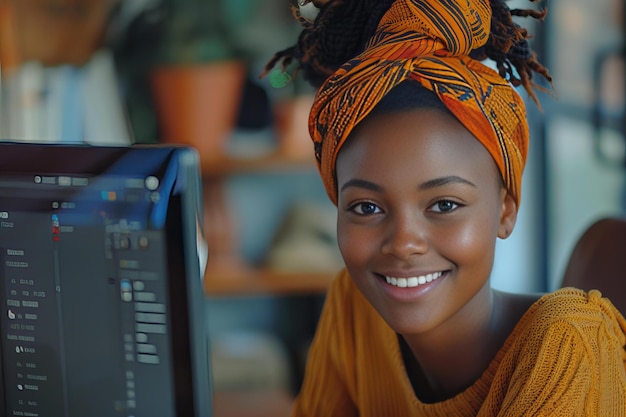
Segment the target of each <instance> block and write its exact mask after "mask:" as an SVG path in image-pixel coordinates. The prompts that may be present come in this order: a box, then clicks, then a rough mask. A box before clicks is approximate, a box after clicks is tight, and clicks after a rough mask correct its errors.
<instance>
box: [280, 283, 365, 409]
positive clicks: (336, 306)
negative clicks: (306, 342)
mask: <svg viewBox="0 0 626 417" xmlns="http://www.w3.org/2000/svg"><path fill="white" fill-rule="evenodd" d="M346 277H347V275H345V274H342V275H340V276H339V277H338V278H337V279H336V280H335V281H334V283H333V284H332V286H331V288H330V289H329V292H328V295H327V298H326V301H325V304H324V308H323V310H322V314H321V317H320V321H319V323H318V326H317V329H316V333H315V337H314V339H313V343H312V344H311V348H310V351H309V355H308V359H307V365H306V370H305V376H304V382H303V384H302V389H301V390H300V393H299V395H298V397H297V398H296V401H295V404H294V409H293V413H292V417H306V416H315V417H317V416H325V417H333V416H336V417H351V416H356V415H357V414H358V413H357V409H356V406H355V405H354V401H353V399H354V398H355V392H354V390H355V388H354V387H355V386H354V374H355V373H354V366H355V360H354V353H353V352H354V340H353V338H352V337H351V335H352V333H353V332H352V330H351V324H350V323H351V322H352V314H351V302H350V294H348V293H347V292H346V288H345V287H346V286H345V280H346ZM347 278H348V279H349V277H347Z"/></svg>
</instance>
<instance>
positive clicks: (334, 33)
mask: <svg viewBox="0 0 626 417" xmlns="http://www.w3.org/2000/svg"><path fill="white" fill-rule="evenodd" d="M505 1H506V0H490V4H491V10H492V19H491V32H490V35H489V40H488V41H487V43H486V44H485V45H484V46H482V47H481V48H479V49H477V50H475V51H472V53H471V56H472V58H474V59H478V60H483V59H486V58H489V59H491V60H493V61H494V62H495V65H496V68H497V69H498V72H499V74H500V75H501V76H502V77H503V78H505V79H507V80H509V81H510V82H511V84H512V85H514V86H515V87H517V86H520V85H521V86H523V87H524V89H525V90H526V91H527V92H528V94H529V96H530V97H531V98H532V99H533V100H534V101H535V102H536V103H538V100H537V97H536V95H535V93H534V91H533V87H534V88H538V89H540V90H545V89H543V88H541V87H539V86H538V85H537V84H536V83H534V82H533V75H534V74H535V73H537V74H539V75H541V76H543V77H544V78H545V79H546V80H547V81H548V82H549V83H551V82H552V78H551V76H550V74H549V72H548V70H547V69H546V68H545V67H544V66H543V65H542V64H541V63H539V61H538V60H537V57H536V54H535V52H534V51H532V50H531V48H530V46H529V43H528V39H529V38H530V36H529V34H528V31H527V30H526V29H525V28H522V27H521V26H519V25H517V24H516V23H514V22H513V16H520V17H528V16H530V17H533V18H535V19H539V20H540V19H543V18H544V17H545V15H546V10H545V9H544V10H542V11H536V10H530V9H513V10H511V9H509V7H508V6H507V5H506V3H505ZM530 1H531V2H534V1H537V0H530ZM313 3H314V4H315V5H316V6H317V7H319V8H320V11H319V14H318V16H317V17H316V19H315V21H314V22H311V21H307V20H306V19H304V18H302V16H300V13H299V11H298V7H297V6H296V5H293V4H292V12H293V14H294V16H295V17H296V18H297V19H298V20H299V21H300V23H301V25H302V26H303V30H302V32H301V33H300V36H299V38H298V42H297V44H296V45H294V46H292V47H290V48H287V49H284V50H282V51H279V52H277V53H276V54H275V55H274V57H273V58H272V59H271V60H270V61H269V62H268V63H267V65H266V67H265V73H267V72H268V71H269V70H271V69H272V68H273V67H275V66H276V65H277V64H278V63H282V66H283V69H284V68H286V67H287V66H288V65H289V64H291V63H292V62H293V61H294V60H296V61H297V62H298V70H300V71H302V73H303V77H304V79H305V80H306V81H307V82H309V83H310V84H311V85H312V86H313V87H315V88H318V87H320V86H321V85H322V83H323V82H324V81H325V80H326V79H327V78H328V77H329V76H330V75H332V74H333V73H334V72H335V71H336V70H337V69H338V68H339V67H340V66H341V65H343V64H344V63H345V62H347V61H349V60H350V59H352V58H354V57H355V56H357V55H358V54H359V53H361V52H362V51H363V49H364V48H365V46H366V44H367V42H368V40H369V39H370V37H371V36H372V35H373V34H374V32H375V31H376V28H377V26H378V23H379V21H380V19H381V18H382V17H383V15H384V14H385V12H387V10H388V9H389V7H390V6H391V4H392V3H393V0H326V1H323V0H313Z"/></svg>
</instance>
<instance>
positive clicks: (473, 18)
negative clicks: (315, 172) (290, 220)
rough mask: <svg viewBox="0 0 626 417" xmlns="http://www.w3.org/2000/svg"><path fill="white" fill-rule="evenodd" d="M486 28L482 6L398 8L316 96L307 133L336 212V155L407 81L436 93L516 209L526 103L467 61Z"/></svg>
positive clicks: (402, 0) (478, 2)
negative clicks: (483, 152) (492, 167)
mask: <svg viewBox="0 0 626 417" xmlns="http://www.w3.org/2000/svg"><path fill="white" fill-rule="evenodd" d="M490 22H491V9H490V6H489V2H488V1H487V0H465V1H458V2H457V1H451V0H444V1H441V0H396V1H394V3H393V4H392V5H391V7H390V9H389V10H388V11H387V12H386V14H385V15H384V16H383V18H382V19H381V21H380V23H379V25H378V28H377V30H376V32H375V34H374V35H373V36H372V38H371V39H370V40H369V42H368V45H367V47H366V48H365V51H363V52H362V53H361V54H360V55H358V56H357V57H355V58H353V59H352V60H350V61H348V62H346V63H345V64H344V65H342V66H341V67H340V68H339V69H338V70H337V71H336V72H335V73H334V74H333V75H331V76H330V77H329V78H328V79H327V80H326V82H325V83H324V84H323V85H322V86H321V87H320V88H319V90H318V92H317V95H316V98H315V102H314V104H313V107H312V109H311V113H310V117H309V132H310V134H311V137H312V139H313V142H314V145H315V156H316V159H317V162H318V168H319V170H320V174H321V176H322V180H323V182H324V185H325V187H326V192H327V193H328V195H329V197H330V199H331V200H332V201H333V202H334V203H335V204H336V203H337V184H336V175H335V163H336V159H337V155H338V153H339V150H340V149H341V147H342V145H343V144H344V142H345V141H346V139H347V138H348V136H349V135H350V132H351V131H352V130H353V128H354V127H355V126H356V125H357V124H358V123H359V122H361V121H362V120H363V119H364V118H365V117H366V116H367V115H368V114H369V113H370V112H371V111H372V110H373V108H374V107H375V106H376V104H377V103H378V102H379V101H380V100H381V99H382V98H383V97H384V96H385V94H387V93H388V92H389V91H390V90H391V89H392V88H394V87H395V86H397V85H398V84H400V83H401V82H403V81H405V80H409V79H411V80H415V81H418V82H419V83H420V84H421V85H422V86H423V87H425V88H427V89H429V90H431V91H433V92H435V93H436V94H437V96H438V97H439V99H440V100H441V101H442V102H443V104H444V105H445V106H446V107H447V108H448V109H449V110H450V111H451V112H452V114H454V115H455V116H456V117H457V118H458V119H459V121H460V122H461V123H462V124H463V125H464V126H465V127H466V128H467V129H468V130H469V131H470V132H471V133H472V134H473V135H474V136H475V137H476V138H477V139H478V140H479V141H480V142H481V143H482V144H483V145H484V146H485V148H487V150H488V151H489V153H490V154H491V156H492V157H493V159H494V160H495V162H496V165H497V167H498V169H499V171H500V174H501V176H502V179H503V181H504V183H505V186H506V187H507V189H508V191H509V192H510V193H511V195H512V196H513V197H514V198H515V200H516V202H517V203H518V204H519V200H520V191H521V177H522V171H523V168H524V164H525V161H526V154H527V147H528V125H527V122H526V110H525V105H524V102H523V100H522V98H521V97H520V96H519V94H518V93H517V92H516V91H515V89H514V88H513V87H512V86H511V85H510V83H509V82H508V81H507V80H505V79H503V78H502V77H501V76H500V75H499V74H498V73H497V72H496V71H494V70H492V69H491V68H489V67H487V66H485V65H484V64H482V63H480V62H478V61H476V60H474V59H472V58H470V57H469V53H470V52H471V51H472V50H474V49H476V48H479V47H481V46H483V45H484V44H485V43H486V42H487V39H488V37H489V27H490Z"/></svg>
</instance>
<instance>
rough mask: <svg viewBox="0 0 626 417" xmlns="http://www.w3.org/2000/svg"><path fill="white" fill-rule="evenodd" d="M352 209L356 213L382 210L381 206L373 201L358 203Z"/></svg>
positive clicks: (364, 213)
mask: <svg viewBox="0 0 626 417" xmlns="http://www.w3.org/2000/svg"><path fill="white" fill-rule="evenodd" d="M352 211H354V212H355V213H356V214H361V215H367V214H378V213H380V212H381V210H380V207H378V206H377V205H376V204H373V203H358V204H355V205H354V206H352Z"/></svg>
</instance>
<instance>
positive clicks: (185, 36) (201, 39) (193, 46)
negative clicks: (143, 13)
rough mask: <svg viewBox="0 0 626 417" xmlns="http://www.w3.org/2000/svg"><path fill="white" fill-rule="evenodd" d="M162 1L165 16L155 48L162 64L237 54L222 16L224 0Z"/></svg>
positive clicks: (208, 60) (189, 61)
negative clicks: (158, 43)
mask: <svg viewBox="0 0 626 417" xmlns="http://www.w3.org/2000/svg"><path fill="white" fill-rule="evenodd" d="M162 1H163V3H164V10H165V13H166V19H165V22H164V31H163V33H162V38H161V41H160V45H159V48H158V49H159V51H158V60H159V61H160V62H161V63H166V64H189V63H205V62H212V61H219V60H227V59H233V58H237V57H238V56H239V55H240V52H239V50H238V48H237V46H236V43H235V42H234V40H233V38H234V37H233V35H232V33H231V31H230V29H229V27H228V22H227V20H226V19H224V13H223V7H222V1H223V0H162Z"/></svg>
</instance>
